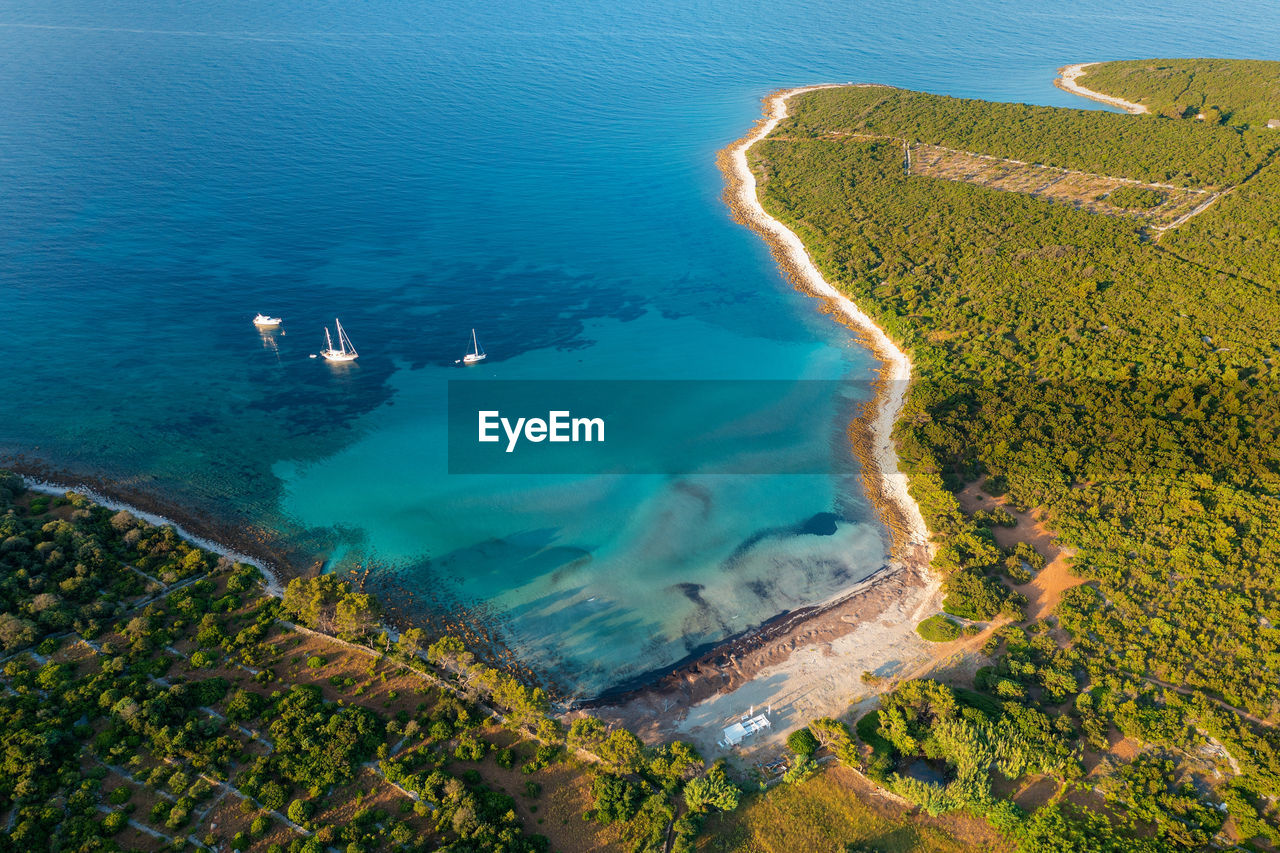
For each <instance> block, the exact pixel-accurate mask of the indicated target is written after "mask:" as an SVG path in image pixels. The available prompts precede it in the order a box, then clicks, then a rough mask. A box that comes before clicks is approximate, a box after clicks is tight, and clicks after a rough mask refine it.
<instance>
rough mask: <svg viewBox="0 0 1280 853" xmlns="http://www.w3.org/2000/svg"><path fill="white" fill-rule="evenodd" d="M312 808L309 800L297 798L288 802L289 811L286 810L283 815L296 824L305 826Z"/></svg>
mask: <svg viewBox="0 0 1280 853" xmlns="http://www.w3.org/2000/svg"><path fill="white" fill-rule="evenodd" d="M313 810H314V806H313V805H312V804H311V801H310V800H302V799H298V800H294V801H293V802H291V803H289V811H288V812H286V814H285V817H287V818H289V820H291V821H293V822H294V823H296V824H298V826H306V825H307V821H308V820H310V819H311V812H312V811H313Z"/></svg>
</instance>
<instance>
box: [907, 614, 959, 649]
mask: <svg viewBox="0 0 1280 853" xmlns="http://www.w3.org/2000/svg"><path fill="white" fill-rule="evenodd" d="M916 633H917V634H919V635H920V636H921V637H924V638H925V639H926V640H928V641H929V642H931V643H949V642H951V641H952V640H954V639H956V638H957V637H959V636H960V626H959V625H957V624H956V623H955V622H954V621H952V620H950V619H948V618H947V617H945V616H943V615H942V614H935V615H933V616H930V617H929V618H928V619H926V620H924V621H923V622H921V623H920V624H919V625H917V626H916Z"/></svg>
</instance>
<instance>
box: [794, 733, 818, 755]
mask: <svg viewBox="0 0 1280 853" xmlns="http://www.w3.org/2000/svg"><path fill="white" fill-rule="evenodd" d="M818 746H819V744H818V739H817V738H816V737H814V736H813V732H811V731H809V729H808V728H807V727H806V728H803V729H796V730H795V731H794V732H792V733H791V734H789V735H787V748H788V749H790V750H791V751H792V752H794V753H795V754H796V755H797V756H798V757H800V758H802V759H808V758H812V757H813V754H814V753H815V752H817V751H818Z"/></svg>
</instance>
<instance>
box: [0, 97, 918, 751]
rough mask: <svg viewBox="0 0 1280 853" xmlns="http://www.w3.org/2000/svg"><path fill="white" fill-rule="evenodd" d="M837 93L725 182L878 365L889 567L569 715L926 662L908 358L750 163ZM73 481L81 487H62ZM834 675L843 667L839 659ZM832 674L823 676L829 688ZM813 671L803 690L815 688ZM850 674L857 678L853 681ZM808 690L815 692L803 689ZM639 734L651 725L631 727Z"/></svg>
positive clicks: (866, 426)
mask: <svg viewBox="0 0 1280 853" xmlns="http://www.w3.org/2000/svg"><path fill="white" fill-rule="evenodd" d="M841 85H843V84H841ZM869 85H870V84H869ZM834 87H836V86H809V87H803V88H796V89H789V90H781V91H778V92H775V93H773V94H771V95H770V96H769V97H767V98H766V99H765V101H764V110H765V114H764V116H763V117H762V118H761V119H759V120H758V121H757V122H756V124H755V125H754V126H753V128H752V130H751V131H750V132H749V133H748V134H747V135H746V136H745V137H743V138H742V139H740V140H738V141H736V142H734V143H733V144H732V145H730V146H729V147H727V148H726V149H724V150H723V151H721V152H720V154H719V157H718V163H719V165H720V167H721V169H722V171H723V173H724V175H725V178H726V183H727V188H726V191H725V199H726V201H727V202H728V204H729V207H730V210H731V212H732V213H733V215H734V217H735V218H736V219H737V220H738V221H739V222H741V223H742V224H744V225H746V226H748V227H749V228H751V229H752V230H754V231H756V232H757V233H758V234H760V235H761V236H762V237H763V238H764V239H765V242H766V244H767V245H768V246H769V247H770V249H771V251H772V253H773V255H774V257H775V258H776V259H777V261H778V263H779V266H780V267H781V268H782V269H783V270H784V271H785V272H786V273H787V274H788V276H789V277H790V278H791V279H792V280H793V282H794V283H795V284H796V285H797V287H799V288H800V289H802V290H804V291H805V292H807V293H809V294H811V295H813V296H815V297H819V298H821V299H823V301H824V303H825V305H826V309H827V310H828V311H829V312H830V313H831V314H832V315H833V317H834V318H835V319H837V320H838V321H840V322H843V323H844V324H845V325H846V326H848V327H849V328H850V329H851V331H853V332H854V333H855V334H856V335H857V336H858V338H859V340H860V341H861V342H862V343H863V344H864V345H865V346H867V348H868V349H870V350H871V352H872V354H873V355H874V356H875V358H876V359H877V360H878V361H879V362H880V368H879V369H878V371H877V375H876V379H875V381H874V382H873V389H874V393H873V396H872V399H871V400H870V401H868V403H867V404H866V406H865V407H864V409H863V412H862V413H861V414H860V415H859V416H858V417H857V418H856V419H855V420H854V421H853V422H852V423H851V424H850V425H849V430H848V435H849V439H850V444H851V448H852V450H853V452H854V453H855V455H857V457H858V458H859V460H860V462H861V466H862V478H863V482H864V487H865V493H866V495H867V498H868V499H869V500H870V501H871V503H872V504H873V506H875V507H876V510H877V513H878V514H879V516H880V517H881V518H882V520H883V521H884V523H885V525H886V528H887V529H888V531H889V533H890V538H891V540H892V541H891V548H890V561H889V563H887V564H886V565H883V566H881V567H880V568H878V569H877V570H875V571H874V572H872V573H871V574H870V575H869V576H867V577H865V578H862V579H860V580H859V581H857V582H856V583H854V584H853V585H852V586H850V587H848V588H846V589H844V590H842V591H840V592H839V593H837V594H835V595H834V596H832V597H830V598H829V599H827V600H826V601H823V602H819V603H816V604H813V605H810V606H807V607H802V608H798V609H795V610H790V611H784V612H782V613H779V614H777V615H775V616H774V617H772V618H770V619H768V620H767V621H765V622H764V623H762V624H761V625H758V626H756V627H754V628H751V629H748V630H746V631H743V632H742V633H739V634H735V635H733V636H730V637H726V638H724V639H723V640H720V641H718V642H716V643H714V644H711V645H708V646H707V647H704V648H701V649H698V650H695V651H694V652H693V653H692V654H691V655H689V656H688V657H686V658H685V659H684V660H681V661H678V662H676V663H675V664H673V665H670V666H667V667H662V668H660V669H657V670H654V671H651V672H648V673H644V674H642V675H640V676H636V677H634V678H632V679H630V680H628V681H625V682H620V683H618V684H616V685H613V686H611V687H610V688H609V689H607V690H605V691H604V692H603V693H601V694H599V695H598V696H596V697H593V698H592V699H589V700H586V701H583V702H579V703H575V705H574V706H573V707H572V708H569V709H568V710H569V711H570V712H572V711H573V710H576V709H581V708H590V709H593V713H596V714H598V715H600V716H603V717H604V718H606V719H608V718H609V717H610V716H615V717H616V716H618V715H619V714H624V715H625V714H629V713H630V712H629V711H628V710H627V709H632V710H636V709H644V708H647V707H651V706H652V705H654V704H655V703H660V704H661V705H662V707H663V710H664V711H667V710H671V709H673V708H683V709H686V710H692V709H693V708H694V707H695V706H698V705H709V704H713V700H716V701H719V700H725V701H729V702H733V701H736V699H735V698H734V697H735V695H737V696H738V697H739V698H740V697H741V695H743V694H744V693H752V694H754V693H756V692H759V691H760V689H761V686H762V685H761V681H762V680H763V678H765V677H772V676H777V675H781V676H782V677H783V678H782V680H784V681H793V682H794V681H795V679H796V677H797V676H799V675H800V674H801V671H802V670H807V669H808V665H807V664H797V663H796V662H794V661H791V658H792V656H793V653H796V652H803V651H806V650H808V649H810V648H813V647H816V646H820V647H823V648H825V651H824V652H823V654H824V655H825V656H827V657H828V660H829V658H830V656H831V655H832V654H833V650H834V649H835V647H836V646H837V644H839V645H840V646H842V647H847V648H844V649H842V651H841V652H840V654H841V657H842V660H841V667H840V668H842V669H849V673H845V674H844V675H843V676H842V678H841V685H842V687H841V689H842V690H843V689H844V688H848V689H850V690H856V689H857V688H858V686H859V682H858V680H857V677H858V675H860V674H861V672H862V671H863V669H868V670H873V671H878V670H879V669H880V668H882V667H885V666H887V665H888V664H890V663H894V664H900V665H902V666H905V665H906V664H907V663H908V662H909V661H910V660H913V659H915V658H923V657H926V656H927V645H926V644H923V641H920V640H919V638H918V637H917V636H916V635H915V625H916V623H917V622H918V621H919V620H920V619H921V618H923V617H924V616H926V615H929V613H932V612H937V610H939V609H940V602H941V592H940V587H941V584H940V580H939V579H938V578H936V577H934V576H933V575H932V574H931V573H930V571H929V564H930V561H931V559H932V552H933V549H932V545H931V543H930V541H929V532H928V528H927V526H926V524H925V522H924V518H923V515H922V514H921V512H920V508H919V506H918V505H917V504H916V503H915V501H914V500H913V499H912V498H911V496H910V494H909V492H908V490H907V477H906V475H905V474H903V473H902V472H901V471H900V470H899V469H898V460H897V451H896V448H895V446H894V443H893V438H892V430H893V424H894V422H895V421H896V420H897V417H898V415H899V413H900V412H901V410H902V407H903V405H904V403H905V399H906V393H907V390H908V384H909V380H910V376H911V369H912V366H911V361H910V358H909V357H908V356H907V355H906V353H905V352H903V351H902V350H901V349H900V348H899V347H898V346H897V345H896V344H895V343H894V342H893V341H892V340H891V339H890V338H889V337H888V335H887V334H886V333H885V332H884V331H883V330H882V329H880V328H879V327H878V326H877V325H876V324H875V323H874V322H873V321H872V320H871V318H870V317H869V316H868V315H867V314H866V313H865V312H863V311H862V310H861V309H859V308H858V307H857V306H856V305H855V304H854V303H853V302H852V301H851V300H850V299H849V298H848V297H846V296H845V295H844V294H842V293H840V292H839V291H838V290H836V288H835V287H833V286H832V285H831V284H829V283H828V282H827V281H826V280H825V279H824V278H823V277H822V275H821V273H820V272H819V271H818V269H817V268H816V266H815V265H814V264H813V262H812V260H811V259H810V258H809V255H808V252H807V250H806V249H805V248H804V245H803V243H802V242H801V240H800V238H799V237H798V235H796V234H795V233H794V232H792V231H791V230H790V229H789V228H787V227H786V226H785V225H783V224H782V223H781V222H779V221H778V220H776V219H774V218H773V217H771V216H769V215H768V214H767V213H766V212H765V211H764V208H763V207H762V206H761V205H760V203H759V199H758V198H757V197H756V181H755V176H754V175H753V174H752V173H751V170H750V168H749V166H748V162H747V152H748V150H749V149H750V148H751V146H752V145H754V144H755V143H756V142H758V141H759V140H761V139H763V138H764V137H765V136H767V135H768V134H769V133H770V132H771V131H772V130H773V129H774V127H776V126H777V124H778V122H779V121H781V120H782V119H783V118H785V116H786V101H787V99H788V98H790V97H792V96H794V95H798V94H802V93H804V92H808V91H812V90H814V89H819V88H834ZM8 467H10V468H11V469H12V470H14V471H15V473H18V474H20V475H21V476H23V478H24V479H25V480H26V481H27V482H28V483H29V484H30V485H31V486H32V488H35V489H37V490H39V491H44V492H46V493H50V494H62V493H63V492H65V491H76V492H80V493H83V494H85V495H86V496H88V497H90V498H91V499H93V500H95V501H97V502H98V503H101V504H102V505H103V506H107V507H109V508H112V509H127V510H129V511H130V512H133V513H134V514H135V515H138V516H140V517H143V518H146V519H147V520H148V521H151V522H152V523H156V524H171V525H173V526H174V527H175V528H176V529H177V530H178V532H179V533H180V534H181V535H182V536H184V537H185V538H187V539H190V540H192V541H193V542H195V543H196V544H198V545H200V546H201V547H204V548H207V549H208V550H211V551H214V552H215V553H219V554H222V555H225V556H227V557H229V558H230V559H236V560H240V561H242V562H248V563H251V564H253V565H255V566H257V567H258V568H260V569H261V570H262V571H263V573H264V575H265V576H266V577H267V579H268V586H269V590H270V592H271V593H272V594H274V595H280V594H282V591H283V581H284V580H287V579H288V578H289V577H292V576H294V575H295V574H300V573H301V572H299V571H298V567H297V566H295V565H293V562H292V561H290V560H288V559H287V558H284V557H283V556H282V555H279V554H275V553H274V552H273V550H272V549H270V548H269V547H268V545H267V543H266V542H265V541H263V542H259V541H257V540H255V539H254V538H253V537H252V536H250V535H246V533H245V530H243V529H239V528H235V527H234V526H231V525H219V524H217V523H216V522H215V521H213V520H211V519H208V518H203V517H201V516H198V515H196V514H194V513H190V512H186V511H184V510H183V509H182V508H181V507H172V506H164V505H161V504H159V503H158V502H157V501H156V500H155V498H154V497H153V496H150V495H147V494H146V493H144V492H138V491H136V490H130V489H127V488H124V487H122V486H121V485H120V484H118V483H108V482H105V481H101V480H97V481H93V482H90V481H88V480H86V479H85V478H82V477H78V476H75V475H72V474H67V473H65V472H58V471H50V470H48V469H46V468H45V467H44V466H42V465H31V464H23V463H21V462H18V461H17V460H12V459H11V460H8ZM67 483H75V484H76V485H64V484H67ZM227 543H230V544H227ZM390 621H392V622H395V621H396V619H395V618H394V617H393V618H392V619H391V620H390ZM826 669H827V670H829V671H830V672H834V667H833V666H832V665H831V662H830V661H829V663H828V665H827V667H826ZM830 672H828V673H826V674H822V675H821V677H822V678H823V679H824V680H826V681H832V680H833V678H834V676H833V675H831V674H830ZM811 674H812V673H810V674H809V675H811ZM809 675H805V676H804V677H803V678H801V679H800V683H802V684H805V683H807V681H806V679H807V678H808V677H809ZM849 675H851V680H849V679H848V678H845V676H849ZM846 682H847V683H846ZM803 692H804V693H805V694H812V692H813V691H812V689H810V688H807V687H806V688H805V689H804V691H803ZM766 698H767V697H766ZM824 707H825V706H824ZM842 708H843V706H842V707H841V708H840V709H833V712H834V711H835V710H842ZM783 716H784V718H785V715H783ZM815 716H816V714H815ZM642 717H643V714H642ZM670 722H673V723H674V722H679V721H678V720H673V721H670ZM636 728H638V729H644V728H645V726H644V725H640V726H633V729H636ZM671 731H674V729H671V728H669V727H668V728H665V729H664V733H670V732H671ZM655 733H656V731H655Z"/></svg>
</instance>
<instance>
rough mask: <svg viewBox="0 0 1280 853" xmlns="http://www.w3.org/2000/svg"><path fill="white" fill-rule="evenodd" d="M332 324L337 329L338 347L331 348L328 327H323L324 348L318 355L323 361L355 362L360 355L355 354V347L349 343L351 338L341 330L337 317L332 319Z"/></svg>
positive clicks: (340, 322) (340, 323)
mask: <svg viewBox="0 0 1280 853" xmlns="http://www.w3.org/2000/svg"><path fill="white" fill-rule="evenodd" d="M333 324H334V325H335V326H337V327H338V346H337V348H336V349H335V348H334V346H333V338H332V337H330V336H329V327H328V326H325V327H324V343H325V348H324V349H322V350H320V355H321V356H323V357H324V360H325V361H355V360H356V359H357V358H359V357H360V353H358V352H356V348H355V345H353V344H352V343H351V338H349V337H347V330H346V329H344V328H342V321H340V320H339V319H338V318H337V317H335V318H333Z"/></svg>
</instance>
